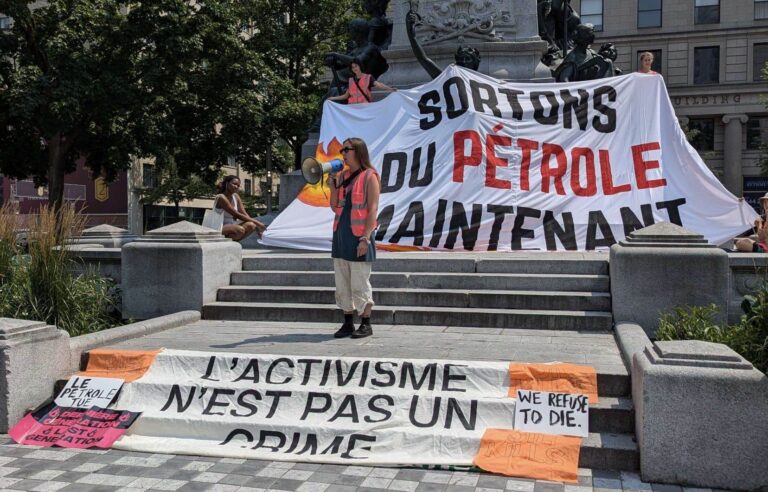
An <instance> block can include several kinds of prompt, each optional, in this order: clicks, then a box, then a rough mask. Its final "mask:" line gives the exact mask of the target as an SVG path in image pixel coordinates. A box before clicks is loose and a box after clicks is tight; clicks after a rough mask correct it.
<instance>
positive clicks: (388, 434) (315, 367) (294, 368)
mask: <svg viewBox="0 0 768 492" xmlns="http://www.w3.org/2000/svg"><path fill="white" fill-rule="evenodd" d="M509 381H510V377H509V364H508V363H503V362H466V361H439V362H430V361H424V360H412V361H409V360H402V359H367V358H351V357H292V356H280V355H254V354H226V355H213V354H210V353H206V352H191V351H177V350H165V351H163V352H162V353H160V354H159V355H158V356H157V357H156V359H155V361H154V363H153V364H152V366H151V368H150V369H149V371H148V372H147V373H146V374H145V375H144V376H143V377H142V378H141V379H139V380H137V381H135V382H133V383H131V384H128V385H126V386H124V387H123V390H122V392H121V395H120V398H119V400H118V402H117V404H116V406H117V408H121V409H131V411H135V412H142V416H141V418H140V419H139V420H138V421H137V422H136V423H135V424H134V425H133V426H132V427H131V429H130V431H129V433H128V434H127V435H125V436H123V438H122V439H121V440H120V441H118V442H117V443H116V444H115V445H114V447H115V448H118V449H127V450H137V451H145V452H158V453H159V452H162V453H182V454H200V455H207V456H223V457H237V458H259V459H278V460H301V461H320V462H326V463H355V462H358V463H360V464H411V463H419V464H431V465H472V463H473V459H474V458H475V456H476V454H477V452H478V449H479V447H480V439H481V437H482V436H483V433H484V432H485V430H486V429H489V428H499V429H512V427H513V424H514V408H515V399H514V398H510V397H509V395H508V391H509V385H510V383H509ZM191 423H194V425H190V424H191Z"/></svg>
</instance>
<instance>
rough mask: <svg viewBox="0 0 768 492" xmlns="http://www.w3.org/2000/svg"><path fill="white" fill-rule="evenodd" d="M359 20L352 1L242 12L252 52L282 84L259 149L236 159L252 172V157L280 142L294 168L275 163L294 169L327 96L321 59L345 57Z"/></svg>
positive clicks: (285, 2) (270, 1) (261, 5)
mask: <svg viewBox="0 0 768 492" xmlns="http://www.w3.org/2000/svg"><path fill="white" fill-rule="evenodd" d="M361 15H362V5H361V4H360V3H358V2H354V1H352V2H350V0H316V1H311V2H309V1H306V0H253V1H250V2H246V5H245V6H244V7H243V19H247V25H248V32H249V34H250V37H249V39H248V41H247V44H248V46H249V48H250V49H252V50H256V51H259V52H260V53H262V54H263V56H264V61H265V63H267V64H268V65H269V67H270V69H271V70H272V72H273V73H274V74H275V76H276V77H277V78H278V79H279V80H280V81H281V82H282V83H280V84H274V86H273V87H275V88H276V90H275V91H274V92H272V93H270V94H268V95H267V103H268V104H267V106H268V108H269V110H268V114H269V128H268V131H267V132H265V133H264V134H263V135H262V137H263V138H264V140H263V141H261V142H259V143H258V147H257V148H253V149H247V151H246V152H244V153H242V154H240V155H239V156H238V159H239V160H240V162H244V163H245V165H246V167H248V168H249V169H253V167H252V165H253V164H254V163H253V162H252V161H250V160H249V158H250V157H252V156H255V155H258V156H262V155H263V154H262V153H263V150H264V149H265V148H266V145H268V144H269V143H270V142H275V141H276V140H277V139H280V140H282V141H284V142H286V143H287V144H288V146H289V147H290V148H291V149H292V150H293V153H294V162H292V163H291V162H280V161H279V160H278V161H276V163H277V164H278V166H281V165H282V166H288V167H290V166H293V165H295V164H298V161H299V158H300V156H301V144H302V143H303V141H304V139H305V136H306V130H307V128H308V127H309V126H310V124H311V123H312V122H313V121H314V119H315V118H316V117H317V116H318V115H319V113H320V103H321V101H322V97H323V95H324V94H325V93H326V91H327V85H326V84H325V83H324V82H323V81H324V76H325V73H326V68H325V66H324V64H323V59H324V55H325V54H326V53H329V52H332V51H342V52H343V51H346V49H345V48H346V42H347V39H348V35H347V27H348V25H349V21H350V20H351V19H352V18H354V17H359V16H361Z"/></svg>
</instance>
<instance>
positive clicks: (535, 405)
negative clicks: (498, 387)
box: [515, 390, 589, 437]
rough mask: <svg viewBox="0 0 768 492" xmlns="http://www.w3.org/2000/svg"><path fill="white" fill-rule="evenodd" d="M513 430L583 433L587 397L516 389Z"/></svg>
mask: <svg viewBox="0 0 768 492" xmlns="http://www.w3.org/2000/svg"><path fill="white" fill-rule="evenodd" d="M515 430H522V431H530V432H542V433H545V434H557V435H562V436H579V437H587V434H588V433H589V397H588V396H587V395H573V394H570V393H547V392H545V391H530V390H517V402H516V403H515Z"/></svg>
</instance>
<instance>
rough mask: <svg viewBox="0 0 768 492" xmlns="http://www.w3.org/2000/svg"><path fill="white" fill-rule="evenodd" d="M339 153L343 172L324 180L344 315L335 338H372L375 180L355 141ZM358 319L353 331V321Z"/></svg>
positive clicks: (362, 144) (362, 148) (377, 189)
mask: <svg viewBox="0 0 768 492" xmlns="http://www.w3.org/2000/svg"><path fill="white" fill-rule="evenodd" d="M343 145H344V147H343V148H342V149H341V153H342V155H343V157H344V163H345V164H346V166H347V170H346V171H343V172H340V173H335V174H333V175H331V176H330V177H329V179H328V183H329V186H330V189H331V209H332V210H333V212H334V214H335V215H334V218H333V247H332V251H331V256H332V257H333V268H334V272H335V278H336V304H337V305H338V306H339V308H341V310H342V311H344V324H343V325H341V328H339V330H338V331H337V332H336V333H335V334H334V336H335V337H336V338H341V337H347V336H351V337H352V338H363V337H367V336H371V335H372V334H373V328H372V327H371V310H372V309H373V289H372V288H371V282H370V277H371V267H372V266H373V261H374V260H375V259H376V244H375V242H374V237H373V231H374V230H375V229H376V216H377V215H378V209H379V192H380V178H379V173H377V172H376V169H374V168H373V166H372V165H371V160H370V158H369V157H368V146H366V145H365V142H364V141H363V140H362V139H360V138H348V139H346V140H345V141H344V144H343ZM355 311H357V313H359V314H360V315H361V317H362V322H361V323H360V326H359V327H358V328H357V329H355V325H354V321H353V317H354V313H355Z"/></svg>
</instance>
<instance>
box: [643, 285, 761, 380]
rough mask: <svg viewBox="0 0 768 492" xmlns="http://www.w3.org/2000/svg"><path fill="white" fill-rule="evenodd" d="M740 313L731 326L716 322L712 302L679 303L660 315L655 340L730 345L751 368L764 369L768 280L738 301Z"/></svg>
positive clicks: (714, 308)
mask: <svg viewBox="0 0 768 492" xmlns="http://www.w3.org/2000/svg"><path fill="white" fill-rule="evenodd" d="M741 308H742V310H743V311H744V314H743V315H742V316H741V319H740V321H739V322H738V323H737V324H735V325H732V326H722V327H721V326H718V325H717V324H716V323H715V322H714V321H713V319H712V318H714V316H715V315H716V314H717V307H716V306H715V305H710V306H705V307H679V308H675V309H674V310H673V313H666V314H664V315H662V317H661V320H660V321H659V330H658V331H657V332H656V339H657V340H660V341H661V340H703V341H706V342H715V343H722V344H725V345H727V346H729V347H731V348H732V349H733V350H734V351H736V352H737V353H739V354H740V355H741V356H742V357H744V358H745V359H747V360H748V361H749V362H751V363H752V364H753V365H754V366H755V368H757V369H758V370H759V371H761V372H763V373H768V284H763V286H762V287H761V288H760V290H759V291H758V292H757V294H756V295H754V296H746V297H745V298H744V301H743V302H742V304H741Z"/></svg>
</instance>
